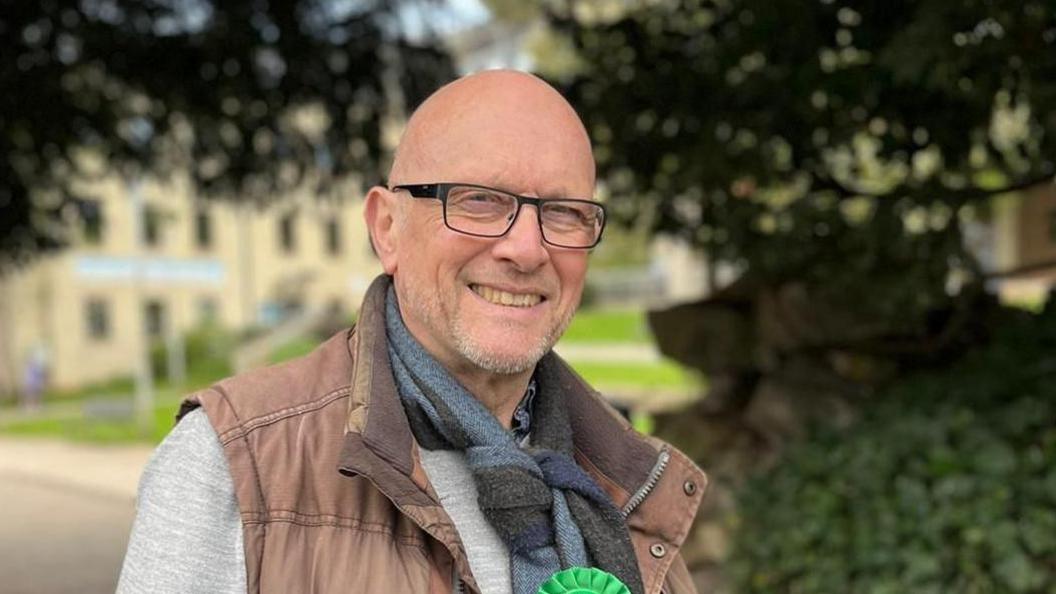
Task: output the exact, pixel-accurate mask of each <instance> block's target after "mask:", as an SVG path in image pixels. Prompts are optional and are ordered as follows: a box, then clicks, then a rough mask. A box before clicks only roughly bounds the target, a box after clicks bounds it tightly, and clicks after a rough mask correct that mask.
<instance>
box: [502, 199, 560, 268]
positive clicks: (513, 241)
mask: <svg viewBox="0 0 1056 594" xmlns="http://www.w3.org/2000/svg"><path fill="white" fill-rule="evenodd" d="M492 253H493V254H495V256H496V257H498V258H500V259H503V260H507V261H509V262H512V263H513V264H514V265H515V266H516V267H517V269H518V270H519V271H521V272H532V271H534V270H536V269H537V268H539V267H540V266H542V265H544V264H546V263H547V262H549V261H550V251H549V250H547V249H546V245H545V244H544V243H543V234H542V230H541V229H540V227H539V210H538V209H537V208H536V207H535V206H532V205H528V204H526V205H524V206H522V207H521V210H520V212H519V213H518V214H517V220H516V221H514V222H513V227H510V230H509V231H508V232H507V233H506V235H503V236H502V237H500V238H499V239H498V241H496V242H495V247H494V248H493V250H492Z"/></svg>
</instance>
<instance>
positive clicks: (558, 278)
mask: <svg viewBox="0 0 1056 594" xmlns="http://www.w3.org/2000/svg"><path fill="white" fill-rule="evenodd" d="M434 182H465V183H472V184H480V185H485V186H490V187H494V188H498V189H502V190H506V191H509V192H514V193H517V194H522V195H526V196H535V197H540V198H544V199H545V198H558V197H566V198H569V197H571V198H589V197H591V195H592V194H593V190H594V161H593V157H592V155H591V150H590V143H589V140H588V139H587V136H586V133H585V131H584V130H583V126H582V124H581V123H580V121H579V119H578V117H577V116H576V115H575V112H574V111H573V110H572V109H571V107H570V106H569V105H568V104H567V103H566V102H565V101H564V99H563V98H562V97H561V96H560V95H558V94H557V93H556V92H555V91H554V90H553V89H552V88H550V87H549V86H548V85H546V84H545V83H543V82H542V81H540V80H538V79H536V78H534V77H531V76H528V75H525V74H520V73H513V72H488V73H482V74H478V75H474V76H471V77H467V78H463V79H460V80H458V81H456V82H455V83H452V84H451V85H448V86H447V87H444V88H443V89H441V90H440V91H438V92H437V93H436V94H434V95H433V96H432V97H431V98H430V99H429V100H428V101H426V103H424V104H423V105H422V107H420V108H419V109H418V111H417V112H415V115H414V116H413V117H412V119H411V121H410V122H409V123H408V127H407V130H406V132H405V134H404V137H403V139H402V140H401V143H400V147H399V149H398V150H397V155H396V159H395V161H394V164H393V169H392V172H391V174H390V179H389V183H390V186H394V185H398V184H410V183H434ZM367 211H368V212H367V217H368V223H369V224H370V226H371V229H372V236H373V238H374V241H375V247H376V248H377V249H378V253H379V255H380V257H381V259H382V263H383V265H384V267H385V270H386V272H388V273H389V274H392V275H393V277H394V281H395V285H396V293H397V297H398V298H399V302H400V312H401V314H402V315H403V319H404V322H405V323H406V325H407V327H408V329H409V330H410V331H411V333H412V334H413V335H414V336H415V338H417V339H418V340H419V342H421V343H422V345H423V346H424V347H425V348H426V350H428V351H429V352H430V353H431V354H432V355H433V356H435V357H436V358H437V359H438V360H439V361H440V362H441V363H442V364H444V365H445V366H446V367H448V368H449V369H451V370H452V371H455V372H456V373H457V372H459V371H466V372H472V371H473V370H483V371H487V372H490V373H499V374H515V373H521V372H524V371H526V370H530V369H531V368H533V367H534V366H535V364H536V362H537V361H538V360H539V359H540V358H541V357H542V356H543V355H544V354H546V352H547V351H549V350H550V348H551V347H552V346H553V345H554V343H555V342H556V341H557V339H558V338H559V337H560V336H561V334H562V333H563V332H564V330H565V328H566V327H567V326H568V323H569V321H570V320H571V319H572V315H573V314H574V313H575V310H576V307H577V305H578V304H579V299H580V295H581V294H582V291H583V283H584V277H585V275H586V271H587V257H588V252H587V250H572V249H563V248H557V247H554V246H550V245H547V244H544V243H543V241H542V237H541V234H540V231H539V223H538V218H537V217H538V212H537V210H536V209H535V208H534V207H532V206H525V207H522V209H521V212H520V214H519V216H518V218H517V220H516V222H515V223H514V225H513V228H512V229H510V231H509V233H507V234H506V235H505V236H503V237H501V238H479V237H471V236H468V235H463V234H460V233H457V232H455V231H452V230H450V229H448V228H447V227H446V226H445V225H444V220H443V209H442V206H441V203H440V201H439V200H435V199H417V198H411V197H410V195H409V194H408V193H406V192H395V193H394V192H389V191H387V190H385V189H384V188H374V189H372V190H371V193H370V195H368V209H367ZM379 213H380V216H379ZM385 213H391V220H386V219H385Z"/></svg>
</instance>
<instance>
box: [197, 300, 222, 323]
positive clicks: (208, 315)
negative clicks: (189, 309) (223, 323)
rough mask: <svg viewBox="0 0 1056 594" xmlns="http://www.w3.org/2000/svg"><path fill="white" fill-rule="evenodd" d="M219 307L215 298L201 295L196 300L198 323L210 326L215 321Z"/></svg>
mask: <svg viewBox="0 0 1056 594" xmlns="http://www.w3.org/2000/svg"><path fill="white" fill-rule="evenodd" d="M218 311H219V308H218V307H217V305H216V299H213V298H212V297H202V298H201V299H199V300H198V323H199V324H201V325H202V326H211V325H213V324H215V323H216V319H217V317H218Z"/></svg>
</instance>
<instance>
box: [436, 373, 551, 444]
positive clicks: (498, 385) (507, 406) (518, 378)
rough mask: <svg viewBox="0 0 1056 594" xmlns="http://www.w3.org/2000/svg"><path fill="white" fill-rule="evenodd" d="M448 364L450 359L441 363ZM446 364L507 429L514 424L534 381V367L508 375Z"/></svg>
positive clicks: (453, 374) (456, 377) (459, 380)
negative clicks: (521, 404)
mask: <svg viewBox="0 0 1056 594" xmlns="http://www.w3.org/2000/svg"><path fill="white" fill-rule="evenodd" d="M444 363H446V362H441V364H444ZM444 367H447V370H448V372H450V373H451V375H452V376H454V378H455V379H457V380H458V382H459V383H460V384H462V385H463V386H464V387H465V388H466V390H468V391H469V393H470V394H472V395H473V396H474V397H476V399H477V400H479V401H480V402H481V404H483V405H484V407H485V408H487V409H488V410H489V411H491V414H492V415H494V416H495V418H496V419H498V420H499V423H501V424H502V426H503V427H505V428H506V429H509V428H510V426H511V425H512V423H513V412H514V411H515V410H517V405H518V404H520V402H521V400H522V399H523V398H524V393H525V392H526V391H527V390H528V382H529V381H531V379H532V372H533V371H534V369H529V370H527V371H522V372H521V373H516V374H509V375H507V374H499V373H492V372H490V371H485V370H483V369H480V368H474V369H452V368H451V367H449V366H448V365H446V364H445V365H444Z"/></svg>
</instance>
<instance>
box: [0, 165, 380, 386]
mask: <svg viewBox="0 0 1056 594" xmlns="http://www.w3.org/2000/svg"><path fill="white" fill-rule="evenodd" d="M83 189H84V190H86V192H85V193H86V194H87V195H90V196H93V197H94V198H93V199H92V200H90V201H88V202H86V203H85V204H84V205H83V207H82V208H80V209H79V212H77V213H71V214H73V215H74V216H72V217H71V218H72V219H74V222H73V224H72V225H71V227H73V228H74V229H75V238H74V240H73V242H72V246H71V247H70V248H69V249H66V250H64V251H61V252H59V253H56V254H52V255H49V256H46V257H43V258H40V259H39V260H37V261H35V262H34V263H33V264H32V265H31V266H29V267H28V268H26V269H23V270H20V271H18V272H16V273H13V274H10V275H8V276H6V277H0V394H3V393H11V392H12V391H14V390H15V389H17V388H18V387H19V385H20V383H21V380H22V377H23V375H24V370H25V368H26V366H27V364H28V362H29V360H30V358H31V357H34V356H38V357H39V356H41V354H43V355H44V358H45V360H46V361H47V364H48V368H49V372H50V383H51V385H52V386H54V387H58V388H69V387H75V386H79V385H83V384H86V383H90V382H96V381H101V380H107V379H110V378H114V377H118V376H128V375H131V374H132V372H133V370H134V367H135V359H136V358H135V353H137V352H139V350H138V349H139V347H140V345H141V344H142V343H143V341H144V339H143V333H142V332H140V329H141V328H143V327H144V326H145V328H146V332H147V334H149V335H151V336H153V337H155V338H160V337H162V336H164V335H166V333H168V332H185V331H187V330H189V329H191V328H193V327H196V326H197V325H199V324H204V323H213V324H217V325H220V326H222V327H226V328H229V329H245V328H248V327H253V326H262V327H267V326H272V325H275V324H277V323H279V322H280V321H282V320H283V319H285V318H288V317H290V316H292V315H297V314H298V313H304V312H309V311H318V310H322V309H328V308H338V309H340V310H341V311H344V312H349V311H352V310H353V309H354V308H355V307H358V304H359V301H360V300H361V298H362V295H363V293H364V292H365V289H366V286H367V284H368V283H369V282H370V280H371V279H372V278H373V277H374V276H375V275H376V274H378V273H379V272H380V265H379V264H378V263H377V260H376V258H375V257H374V256H373V254H372V252H371V249H370V244H369V240H368V237H367V233H366V229H365V225H364V223H363V220H362V199H361V190H360V189H359V188H358V187H354V186H352V185H351V184H350V188H349V190H348V192H347V193H343V192H342V193H339V194H340V195H341V198H335V199H326V198H320V197H316V196H312V195H310V194H309V193H308V192H300V193H294V194H293V195H290V196H288V197H286V198H284V199H282V200H278V201H275V202H273V203H271V205H270V206H269V207H267V208H258V207H256V206H253V205H240V204H234V203H230V202H224V201H215V200H214V201H208V202H206V201H203V200H199V199H197V198H196V197H195V194H194V192H193V190H192V188H191V185H190V183H189V182H188V181H186V180H178V179H177V180H173V181H171V182H167V183H161V182H159V181H156V180H151V179H144V180H142V181H128V180H123V179H120V178H118V177H116V176H110V177H108V178H105V180H104V181H101V182H98V183H95V184H92V185H91V186H89V187H85V188H83ZM137 237H138V238H139V239H137Z"/></svg>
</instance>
